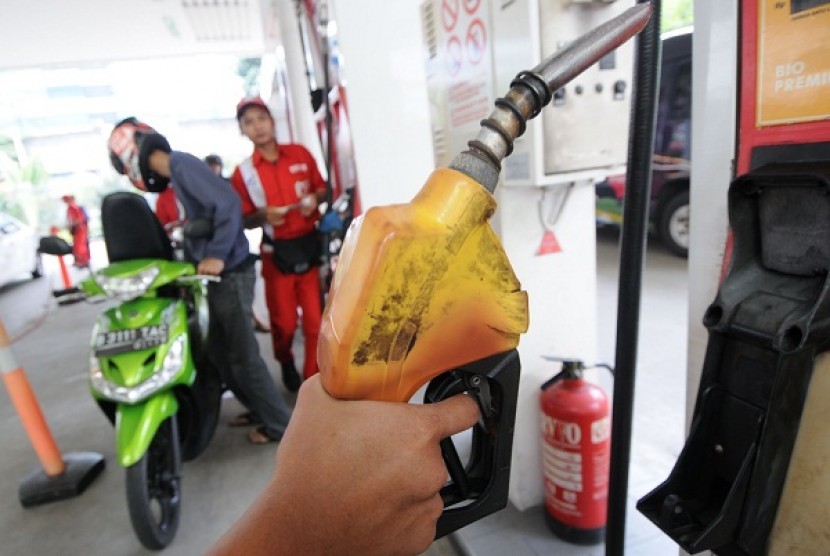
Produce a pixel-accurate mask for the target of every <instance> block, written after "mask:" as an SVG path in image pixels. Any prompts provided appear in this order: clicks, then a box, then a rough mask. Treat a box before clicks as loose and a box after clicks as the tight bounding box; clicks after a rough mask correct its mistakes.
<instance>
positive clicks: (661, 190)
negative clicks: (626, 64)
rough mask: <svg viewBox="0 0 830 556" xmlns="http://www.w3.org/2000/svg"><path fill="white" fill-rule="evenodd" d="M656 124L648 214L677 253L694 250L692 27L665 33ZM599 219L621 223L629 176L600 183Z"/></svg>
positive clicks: (655, 231)
mask: <svg viewBox="0 0 830 556" xmlns="http://www.w3.org/2000/svg"><path fill="white" fill-rule="evenodd" d="M662 44H663V61H662V65H661V77H660V93H659V97H658V102H657V126H656V129H655V133H654V158H653V160H652V163H653V172H652V184H651V204H650V209H649V216H650V219H651V225H652V228H651V229H652V232H653V233H654V235H656V236H657V238H659V239H660V241H661V242H662V243H663V244H664V245H665V246H666V247H667V248H668V249H669V250H670V251H672V252H673V253H675V254H677V255H679V256H681V257H686V256H687V255H688V253H689V171H690V167H691V146H692V137H691V117H692V30H691V29H689V28H687V29H683V30H680V31H675V32H671V33H667V34H665V35H663V40H662ZM596 192H597V222H599V223H600V224H619V223H620V222H621V221H622V206H623V201H624V200H625V175H616V176H609V177H608V178H607V179H605V180H604V181H602V182H600V183H598V184H597V188H596Z"/></svg>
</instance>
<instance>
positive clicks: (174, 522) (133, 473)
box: [127, 415, 182, 550]
mask: <svg viewBox="0 0 830 556" xmlns="http://www.w3.org/2000/svg"><path fill="white" fill-rule="evenodd" d="M181 467H182V456H181V450H180V447H179V428H178V426H177V423H176V417H175V415H174V416H173V417H170V418H169V419H167V420H165V421H164V422H163V423H162V424H161V426H160V427H159V430H158V432H156V436H155V437H154V438H153V441H152V442H151V443H150V447H149V448H148V449H147V453H145V454H144V456H142V458H141V459H140V460H138V461H137V462H136V463H135V464H133V465H131V466H130V467H128V468H127V505H128V507H129V510H130V521H131V522H132V524H133V530H135V534H136V536H138V540H140V541H141V544H142V545H144V547H145V548H148V549H150V550H161V549H162V548H164V547H166V546H167V545H169V544H170V543H171V542H173V537H175V536H176V530H177V529H178V528H179V512H180V509H181V481H180V479H179V477H180V475H181Z"/></svg>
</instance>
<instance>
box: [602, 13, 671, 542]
mask: <svg viewBox="0 0 830 556" xmlns="http://www.w3.org/2000/svg"><path fill="white" fill-rule="evenodd" d="M638 3H639V4H646V3H648V0H640V1H639V2H638ZM651 4H652V6H653V13H652V17H651V20H650V21H649V22H648V25H646V28H645V29H644V30H643V32H642V33H640V35H639V36H638V37H637V43H636V52H637V56H636V58H635V60H636V65H635V68H634V91H633V93H634V103H633V110H632V116H631V129H630V134H629V148H628V168H627V171H626V183H627V184H628V186H627V187H626V193H625V206H624V208H623V225H622V237H621V240H620V241H621V246H620V279H619V289H618V292H617V295H618V298H617V347H616V361H615V364H614V368H615V375H614V409H613V414H612V418H611V471H610V485H609V490H608V523H607V526H606V531H605V554H606V555H607V556H621V555H622V554H624V553H625V520H626V511H627V507H628V470H629V464H630V459H631V425H632V420H633V413H634V384H635V376H636V368H637V365H636V363H637V341H638V333H639V324H640V289H641V285H642V274H643V262H644V255H645V245H646V233H647V231H648V206H649V198H650V193H651V157H652V152H653V150H654V126H655V114H656V110H655V105H656V103H657V92H658V90H659V82H660V0H652V1H651Z"/></svg>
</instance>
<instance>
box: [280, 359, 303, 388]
mask: <svg viewBox="0 0 830 556" xmlns="http://www.w3.org/2000/svg"><path fill="white" fill-rule="evenodd" d="M280 366H281V367H282V383H283V384H285V387H286V388H287V389H288V391H289V392H296V391H297V390H299V389H300V385H301V384H302V383H303V379H302V378H300V374H299V373H298V372H297V367H295V366H294V361H288V362H287V363H280Z"/></svg>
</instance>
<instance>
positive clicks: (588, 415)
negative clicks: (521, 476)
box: [540, 358, 611, 544]
mask: <svg viewBox="0 0 830 556" xmlns="http://www.w3.org/2000/svg"><path fill="white" fill-rule="evenodd" d="M547 359H551V360H556V361H562V371H561V372H560V373H559V374H558V375H556V376H555V377H553V378H552V379H550V380H549V381H547V382H546V383H544V384H543V385H542V394H541V396H540V402H541V409H542V470H543V473H544V481H545V509H546V510H547V511H546V512H545V521H546V522H547V525H548V527H549V528H550V529H551V531H553V533H554V534H555V535H556V536H558V537H560V538H561V539H563V540H566V541H568V542H572V543H576V544H596V543H599V542H601V541H602V540H603V537H604V536H605V513H606V509H607V506H608V470H609V465H610V461H611V419H610V417H609V412H608V398H607V397H606V395H605V393H604V392H603V391H602V389H601V388H599V387H598V386H595V385H594V384H591V383H589V382H586V381H585V380H584V379H583V378H582V372H583V370H584V369H585V366H584V364H583V363H582V361H578V360H574V359H564V360H563V359H555V358H547ZM597 366H602V367H606V368H608V369H609V370H610V367H608V366H607V365H597Z"/></svg>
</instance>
